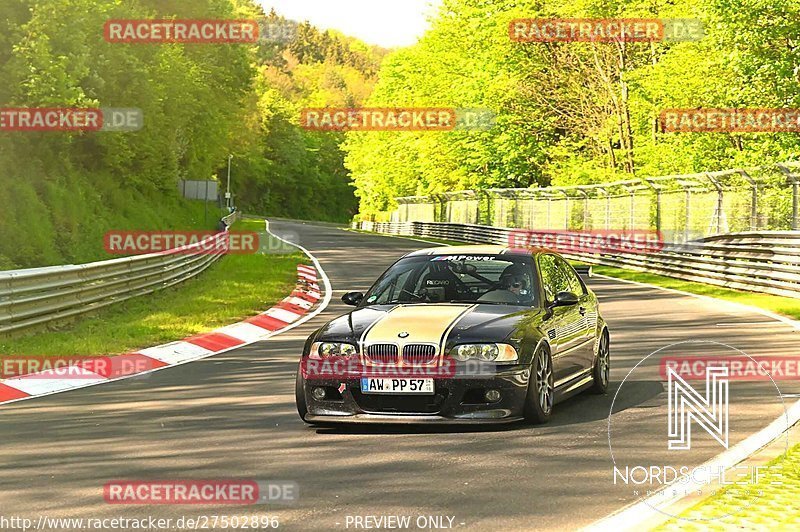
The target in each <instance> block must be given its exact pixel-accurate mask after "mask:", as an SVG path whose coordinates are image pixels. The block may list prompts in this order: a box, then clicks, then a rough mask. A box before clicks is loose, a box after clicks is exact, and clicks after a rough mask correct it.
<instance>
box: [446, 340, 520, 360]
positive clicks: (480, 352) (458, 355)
mask: <svg viewBox="0 0 800 532" xmlns="http://www.w3.org/2000/svg"><path fill="white" fill-rule="evenodd" d="M450 356H451V357H453V358H454V359H456V360H459V361H461V362H464V361H466V360H470V359H477V360H483V361H485V362H515V361H516V360H517V358H518V355H517V350H516V349H514V347H513V346H511V345H508V344H462V345H457V346H455V347H454V348H453V349H452V351H450Z"/></svg>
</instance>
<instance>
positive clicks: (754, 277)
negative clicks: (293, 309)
mask: <svg viewBox="0 0 800 532" xmlns="http://www.w3.org/2000/svg"><path fill="white" fill-rule="evenodd" d="M354 227H356V228H359V229H363V230H367V231H374V232H378V233H386V234H394V235H406V236H421V237H431V238H437V239H442V240H453V241H458V242H466V243H475V244H500V245H508V243H509V242H510V236H511V234H512V232H514V231H520V229H511V228H502V227H491V226H485V225H473V224H456V223H439V222H384V223H380V222H357V223H355V224H354ZM562 254H563V255H564V256H565V257H567V258H570V259H573V260H580V261H583V262H585V263H589V264H600V265H605V266H617V267H621V268H627V269H631V270H636V271H642V272H650V273H655V274H659V275H664V276H668V277H675V278H678V279H684V280H687V281H696V282H701V283H706V284H711V285H716V286H723V287H726V288H734V289H738V290H747V291H751V292H761V293H765V294H772V295H778V296H786V297H792V298H800V231H761V232H745V233H732V234H727V235H717V236H712V237H708V238H703V239H700V240H696V241H692V242H689V243H686V244H682V245H667V246H666V247H664V249H663V250H662V251H659V252H648V253H617V254H613V255H612V254H597V253H562Z"/></svg>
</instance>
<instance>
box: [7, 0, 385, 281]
mask: <svg viewBox="0 0 800 532" xmlns="http://www.w3.org/2000/svg"><path fill="white" fill-rule="evenodd" d="M167 18H182V19H253V18H259V19H265V18H267V19H271V20H272V21H273V22H276V21H279V20H278V17H277V16H276V15H274V14H270V15H266V14H264V12H263V11H262V10H261V8H260V7H258V6H257V4H256V3H255V2H254V1H253V0H194V1H193V2H186V1H180V0H135V1H121V0H6V1H4V2H2V3H0V79H2V81H3V82H2V83H0V107H73V108H76V107H77V108H94V107H138V108H140V109H142V110H143V113H144V123H145V125H144V128H143V129H141V130H140V131H137V132H126V133H107V132H55V131H50V132H12V131H7V132H2V133H0V166H1V167H2V168H3V171H2V172H0V269H9V268H16V267H30V266H38V265H47V264H58V263H65V262H83V261H87V260H93V259H99V258H107V257H104V254H103V252H102V241H103V240H102V235H103V234H104V233H105V232H106V231H108V230H109V229H139V230H153V229H163V228H174V229H188V228H198V227H207V228H211V227H214V226H215V224H216V220H217V218H218V216H219V212H220V211H219V210H218V208H217V207H218V206H217V205H216V204H212V205H210V208H209V210H208V212H207V211H206V206H205V205H203V203H202V202H190V201H186V200H183V199H182V198H180V197H179V194H178V186H177V185H178V180H179V179H201V180H202V179H212V178H214V177H215V176H216V177H217V178H219V179H220V180H221V181H222V184H223V188H224V178H225V173H226V172H227V168H226V165H227V159H228V154H232V155H233V156H234V157H233V188H234V193H235V194H236V198H237V202H238V204H239V205H240V206H241V207H242V208H243V209H246V210H249V211H251V212H258V213H263V214H269V215H279V216H281V215H283V216H294V217H300V218H317V219H328V220H344V219H347V218H349V217H350V216H352V214H353V213H354V212H355V209H356V202H355V199H354V197H353V189H352V187H351V186H350V185H349V184H348V181H349V177H348V176H347V174H346V172H345V170H344V167H343V155H342V152H341V150H340V149H339V144H340V142H341V139H340V138H338V137H337V136H336V135H331V134H322V133H309V132H305V131H303V130H301V129H300V128H299V126H298V125H297V122H298V115H299V109H300V107H302V106H303V105H306V103H307V102H313V103H322V102H329V101H334V102H342V103H348V104H352V105H357V104H358V103H360V101H361V100H363V99H364V98H365V97H366V96H367V95H368V94H369V92H370V90H371V83H372V81H371V80H372V79H373V78H374V76H375V75H376V73H377V70H378V65H379V62H380V59H381V55H382V53H383V52H381V51H380V50H377V49H373V48H370V47H368V46H366V45H364V44H362V43H360V42H358V41H355V40H353V39H349V38H345V37H344V36H341V35H336V34H333V33H330V32H325V33H321V32H319V31H317V30H316V29H315V28H313V27H311V26H309V25H307V24H304V25H301V26H300V28H299V35H298V37H299V38H298V39H296V40H294V41H291V42H287V43H272V42H261V43H260V44H259V45H247V44H112V43H108V42H106V41H105V40H104V38H103V26H104V23H105V22H106V21H107V20H108V19H167ZM283 22H285V21H283Z"/></svg>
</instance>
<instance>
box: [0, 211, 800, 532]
mask: <svg viewBox="0 0 800 532" xmlns="http://www.w3.org/2000/svg"><path fill="white" fill-rule="evenodd" d="M271 229H272V231H273V232H275V233H277V234H289V235H290V236H292V234H294V235H296V236H297V237H298V239H299V243H300V244H301V245H303V246H304V247H306V248H308V249H309V251H311V252H312V253H313V254H314V255H315V256H316V257H317V258H318V259H319V261H320V263H321V265H322V267H323V268H324V270H325V271H326V272H327V274H328V276H329V277H330V281H331V283H332V286H333V291H334V293H333V296H334V299H333V303H332V304H331V305H330V306H329V307H328V308H327V309H326V310H325V311H324V312H322V313H321V314H320V315H319V316H317V317H316V318H314V319H312V320H311V321H309V322H307V323H305V324H303V325H301V326H299V327H297V328H295V329H293V330H291V331H288V332H287V333H285V334H283V335H280V336H277V337H275V338H273V339H270V340H268V341H265V342H262V343H258V344H254V345H251V346H247V347H244V348H242V349H238V350H235V351H230V352H227V353H224V354H221V355H218V356H215V357H211V358H208V359H204V360H200V361H198V362H194V363H191V364H187V365H183V366H179V367H175V368H170V369H166V370H164V371H160V372H157V373H154V374H150V375H147V376H142V377H138V378H135V379H131V380H127V381H121V382H114V383H110V384H106V385H102V386H95V387H91V388H85V389H80V390H75V391H72V392H68V393H63V394H57V395H53V396H48V397H42V398H38V399H33V400H30V401H25V402H22V403H17V404H11V405H7V406H4V407H0V434H2V438H0V517H12V516H23V517H28V518H31V519H34V521H36V520H37V519H38V518H39V516H41V515H44V516H47V517H51V518H53V517H61V518H64V517H75V518H104V517H117V516H123V517H138V518H141V517H147V516H155V517H164V518H172V519H177V518H179V517H181V516H191V517H196V516H201V515H207V516H213V515H218V516H221V515H228V516H234V515H237V516H244V515H264V514H265V513H266V514H269V515H275V516H277V517H278V519H279V520H280V523H281V528H282V529H286V530H335V529H346V525H347V523H348V522H349V521H348V516H351V517H352V516H368V515H369V516H387V515H405V516H411V517H412V524H413V523H414V521H415V520H416V518H417V516H450V517H453V518H454V519H453V526H454V527H456V528H460V529H474V530H479V529H504V530H523V529H574V528H577V527H580V526H584V525H588V524H590V523H592V522H593V521H595V520H597V519H599V518H602V517H604V516H605V515H607V514H609V513H610V512H613V511H615V510H617V509H619V508H621V507H622V506H624V505H626V504H628V503H631V502H634V501H635V500H636V499H635V497H633V496H631V495H630V494H623V493H622V492H620V491H619V490H615V489H612V474H611V463H610V458H609V449H608V439H607V430H608V414H609V409H610V407H611V401H612V398H613V393H614V392H615V391H616V390H617V388H618V387H619V385H620V382H621V381H622V379H623V378H625V377H626V375H627V374H628V372H629V370H630V369H631V368H633V367H634V365H635V364H636V363H638V362H639V361H640V360H641V359H642V358H643V357H645V356H646V355H648V354H649V353H651V352H652V351H654V350H656V349H658V348H661V347H664V346H665V345H668V344H671V343H674V342H679V341H685V340H698V339H699V340H712V341H718V342H724V343H726V344H729V345H732V346H734V347H737V348H739V349H743V350H744V351H745V352H747V353H748V354H751V355H753V354H758V355H781V356H784V355H787V354H793V352H794V350H795V348H796V346H797V332H796V331H795V330H794V329H792V328H791V327H789V326H788V325H786V324H782V323H779V322H775V321H774V320H771V319H770V318H767V317H764V316H761V315H759V314H756V313H749V312H742V311H739V310H734V309H731V308H728V307H726V306H724V305H720V304H718V303H715V302H713V301H707V300H701V299H696V298H692V297H687V296H682V295H678V294H673V293H668V292H664V291H661V290H656V289H652V288H647V287H638V286H633V285H630V284H624V283H619V282H615V281H609V280H601V279H593V280H592V282H591V286H592V288H593V289H594V290H595V291H596V293H597V294H598V296H599V297H600V299H601V310H602V312H603V314H604V316H605V318H606V320H607V321H608V323H609V326H610V329H611V334H612V367H613V370H612V386H611V393H610V394H608V395H607V396H599V397H598V396H591V395H580V396H577V397H575V398H573V399H570V400H569V401H567V402H565V403H562V404H560V405H557V407H556V409H555V412H554V415H553V418H552V420H551V422H550V423H549V424H548V425H546V426H540V427H530V426H524V425H514V426H507V427H499V428H476V429H465V428H463V427H454V428H424V429H419V428H412V427H375V426H366V427H347V428H341V429H338V428H313V427H309V426H306V425H305V424H304V423H302V422H301V421H300V419H299V418H298V417H297V414H296V412H295V407H294V395H293V389H294V375H295V371H296V367H297V361H298V357H299V354H300V350H301V347H302V343H303V341H304V339H305V338H306V337H307V335H308V334H309V333H310V332H312V331H313V330H314V329H315V328H317V327H318V326H319V325H321V324H322V323H323V322H324V321H325V320H327V319H330V318H332V317H334V316H336V315H339V314H341V313H343V312H345V311H346V309H347V307H346V306H345V305H343V304H342V303H341V302H339V297H340V296H341V294H343V293H344V292H345V291H348V290H351V289H358V290H363V289H366V288H367V287H368V286H369V285H370V284H371V282H372V281H373V280H374V279H375V278H376V277H377V276H378V275H379V274H380V273H381V272H382V271H383V270H384V269H385V268H386V266H388V265H389V264H390V263H391V262H392V261H393V260H395V259H396V258H397V257H398V256H400V255H401V254H403V253H404V252H407V251H410V250H413V249H418V248H420V247H425V244H422V243H419V242H414V241H411V240H406V239H399V238H387V237H381V236H375V235H365V234H359V233H353V232H348V231H344V230H342V229H339V228H336V227H331V226H317V225H310V224H299V223H290V222H284V221H276V222H273V223H272V224H271ZM781 387H782V390H783V392H784V393H797V392H798V389H797V386H796V384H795V385H794V386H793V387H786V386H785V383H781ZM625 390H626V393H625V394H620V397H619V398H618V400H617V403H616V404H615V408H614V412H615V413H614V414H613V416H612V419H613V420H614V423H615V426H619V427H620V429H619V432H620V434H619V436H618V438H619V440H620V441H624V442H625V444H624V445H627V446H629V447H630V448H637V447H638V446H641V448H648V445H649V443H648V442H649V441H651V440H652V439H653V438H654V435H660V434H662V433H664V431H665V424H666V421H665V420H663V419H660V418H659V419H651V418H650V417H649V416H648V415H647V412H648V407H649V405H650V404H651V403H652V401H654V399H655V398H656V397H659V396H660V395H661V394H663V393H664V384H663V382H661V380H660V379H659V378H658V375H657V368H655V370H654V369H653V367H650V370H649V372H644V373H641V374H637V375H635V376H633V375H632V376H631V377H629V378H628V380H627V381H626V384H625ZM773 414H774V410H773V409H771V407H770V406H769V405H759V404H754V405H753V406H752V408H751V409H750V412H749V415H748V416H743V415H739V423H738V425H737V428H736V430H733V429H732V434H731V439H732V442H735V441H736V440H738V439H741V438H743V437H744V436H747V435H749V434H750V433H752V432H755V431H756V430H758V429H759V428H761V427H762V426H764V425H765V424H766V423H768V422H769V421H771V420H772V419H774V417H775V416H774V415H773ZM732 415H733V413H732ZM770 416H771V417H770ZM745 417H746V419H745ZM632 420H635V422H634V421H632ZM626 421H630V422H629V423H626ZM615 437H617V435H615ZM640 444H641V445H640ZM698 452H699V453H700V454H698V456H697V459H698V460H699V459H702V458H708V457H711V456H714V454H716V452H718V449H717V448H716V447H714V445H706V446H704V447H702V448H701V450H700V451H698ZM702 453H705V456H701V455H702ZM220 478H247V479H259V480H292V481H296V482H297V483H298V484H299V487H300V499H299V501H298V502H297V503H296V504H294V505H292V506H279V505H269V506H247V507H229V506H218V507H210V506H202V507H201V506H180V507H176V506H119V505H108V504H106V503H105V502H104V500H103V495H102V486H103V484H104V483H106V482H108V481H110V480H117V479H127V480H170V479H220ZM444 522H445V523H447V522H448V520H447V519H444ZM350 523H351V524H350V526H349V529H351V530H354V529H356V528H355V527H354V526H353V524H352V521H350Z"/></svg>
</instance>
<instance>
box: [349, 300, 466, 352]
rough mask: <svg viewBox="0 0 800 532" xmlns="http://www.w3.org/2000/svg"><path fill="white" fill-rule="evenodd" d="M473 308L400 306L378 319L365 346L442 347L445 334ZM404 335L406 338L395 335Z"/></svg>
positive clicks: (366, 334) (365, 341)
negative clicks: (433, 345) (424, 345)
mask: <svg viewBox="0 0 800 532" xmlns="http://www.w3.org/2000/svg"><path fill="white" fill-rule="evenodd" d="M473 308H475V305H458V304H454V305H411V306H402V305H401V306H399V307H395V308H394V309H392V310H391V311H390V312H388V313H387V314H386V315H385V316H383V317H382V318H380V319H378V320H377V321H376V322H375V323H373V324H372V326H371V327H370V328H369V329H368V330H367V331H366V333H365V334H364V337H363V339H362V342H363V343H364V344H367V345H368V344H384V343H391V344H400V345H404V344H435V345H437V346H440V345H441V342H442V341H443V340H444V338H443V337H444V335H445V333H447V332H449V331H450V330H451V329H452V328H453V326H455V323H456V322H457V321H458V320H459V319H460V318H461V316H463V315H464V314H466V313H467V312H469V311H470V310H472V309H473ZM401 332H407V333H408V337H407V338H400V337H398V334H400V333H401Z"/></svg>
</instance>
